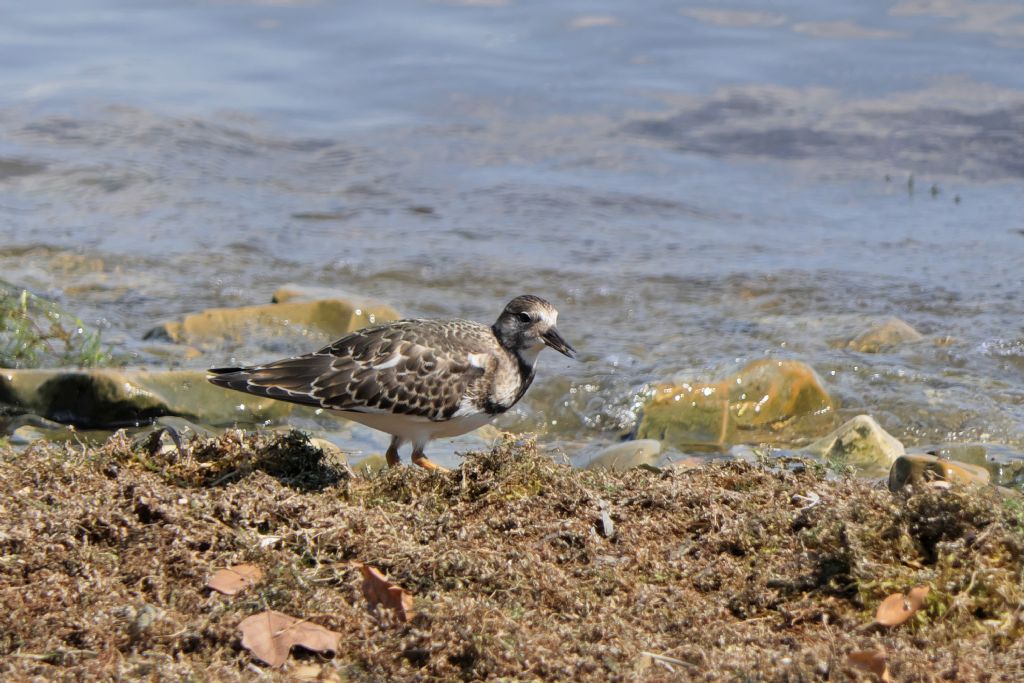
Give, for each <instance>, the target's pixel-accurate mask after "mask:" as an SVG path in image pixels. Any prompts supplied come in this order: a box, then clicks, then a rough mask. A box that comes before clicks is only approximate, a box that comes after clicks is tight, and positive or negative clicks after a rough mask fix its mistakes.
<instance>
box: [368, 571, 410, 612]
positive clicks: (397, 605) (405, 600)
mask: <svg viewBox="0 0 1024 683" xmlns="http://www.w3.org/2000/svg"><path fill="white" fill-rule="evenodd" d="M359 571H361V572H362V573H363V595H364V596H365V597H366V599H367V600H368V601H369V603H370V604H371V605H382V606H383V607H385V608H387V609H393V610H395V613H396V614H398V618H399V619H400V620H401V621H403V622H405V621H409V620H410V619H412V617H413V611H412V595H411V594H410V593H407V592H406V591H404V590H403V589H402V588H401V587H399V586H396V585H395V584H393V583H391V582H390V581H388V580H387V579H386V578H385V577H384V575H383V574H381V573H380V572H379V571H377V570H376V569H374V568H373V567H371V566H369V565H365V564H362V565H359Z"/></svg>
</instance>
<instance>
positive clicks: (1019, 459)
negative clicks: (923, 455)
mask: <svg viewBox="0 0 1024 683" xmlns="http://www.w3.org/2000/svg"><path fill="white" fill-rule="evenodd" d="M928 452H929V453H930V454H932V455H937V456H939V457H940V458H943V459H945V460H956V461H957V462H965V463H969V464H971V465H978V466H979V467H984V468H985V469H987V470H988V472H989V474H990V475H992V481H993V482H994V483H996V484H999V485H1001V486H1009V487H1012V488H1016V489H1024V455H1022V454H1021V451H1020V449H1019V448H1015V447H1013V446H1007V445H1005V444H998V443H946V444H940V445H938V446H935V447H934V448H929V449H928Z"/></svg>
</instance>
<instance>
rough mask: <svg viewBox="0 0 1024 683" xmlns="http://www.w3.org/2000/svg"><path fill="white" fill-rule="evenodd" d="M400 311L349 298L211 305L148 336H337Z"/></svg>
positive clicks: (191, 339)
mask: <svg viewBox="0 0 1024 683" xmlns="http://www.w3.org/2000/svg"><path fill="white" fill-rule="evenodd" d="M398 317H399V315H398V312H397V311H396V310H395V309H393V308H391V307H390V306H387V305H384V304H373V303H365V302H360V301H358V300H349V299H318V300H315V301H289V302H287V303H280V304H267V305H263V306H242V307H239V308H209V309H206V310H205V311H200V312H199V313H193V314H191V315H187V316H185V317H184V318H182V319H181V320H174V321H170V322H165V323H162V324H161V325H159V326H158V327H156V328H154V329H153V330H150V332H149V333H147V335H146V337H147V338H165V339H169V340H170V341H173V342H176V343H179V344H181V343H187V344H195V343H202V342H210V341H218V340H231V341H236V342H237V341H243V340H245V339H246V338H247V337H249V336H252V335H267V334H273V333H274V332H275V331H279V332H282V333H283V332H285V331H290V332H291V333H294V332H295V331H296V330H298V331H301V332H303V333H306V332H309V333H312V334H315V335H319V336H323V337H325V338H330V339H335V338H337V337H341V336H343V335H345V334H347V333H349V332H351V331H353V330H358V329H360V328H362V327H366V326H368V325H373V324H376V323H381V322H387V321H389V320H396V319H397V318H398Z"/></svg>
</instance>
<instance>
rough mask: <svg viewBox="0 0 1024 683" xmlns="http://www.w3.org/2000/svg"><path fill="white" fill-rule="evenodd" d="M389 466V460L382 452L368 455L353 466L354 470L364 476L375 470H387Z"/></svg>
mask: <svg viewBox="0 0 1024 683" xmlns="http://www.w3.org/2000/svg"><path fill="white" fill-rule="evenodd" d="M387 468H388V461H387V459H385V457H384V456H383V455H381V454H380V453H374V454H373V455H368V456H366V457H365V458H363V459H362V460H360V461H359V462H357V463H356V464H355V465H353V466H352V470H353V471H354V472H355V473H356V474H359V475H362V476H364V477H365V476H367V475H369V474H373V473H374V472H380V471H381V470H386V469H387Z"/></svg>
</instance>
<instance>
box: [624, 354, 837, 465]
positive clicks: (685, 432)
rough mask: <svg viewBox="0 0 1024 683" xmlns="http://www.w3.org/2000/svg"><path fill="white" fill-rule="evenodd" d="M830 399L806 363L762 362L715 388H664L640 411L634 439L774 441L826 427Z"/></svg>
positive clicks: (720, 443) (708, 443)
mask: <svg viewBox="0 0 1024 683" xmlns="http://www.w3.org/2000/svg"><path fill="white" fill-rule="evenodd" d="M833 408H834V405H833V401H832V399H831V397H829V395H828V392H827V391H825V388H824V387H823V386H822V385H821V380H819V379H818V376H817V374H815V372H814V370H813V369H811V368H810V367H809V366H808V365H805V364H804V363H801V362H799V361H792V360H781V361H780V360H772V359H762V360H756V361H753V362H751V363H748V364H747V365H746V366H745V367H744V368H743V369H741V370H740V371H739V372H738V373H736V374H735V375H732V376H731V377H729V378H727V379H725V380H723V381H721V382H718V383H716V384H694V385H691V384H664V385H660V386H658V387H656V388H655V390H654V394H653V396H652V397H651V398H650V399H649V400H648V402H647V403H646V405H645V406H644V409H643V417H642V419H641V421H640V425H639V427H638V428H637V436H638V437H641V438H654V439H660V440H662V441H666V442H668V443H672V444H674V445H677V446H680V447H682V448H701V447H705V448H712V449H719V450H721V449H724V448H726V447H727V446H728V445H729V444H731V443H733V442H735V441H749V442H753V441H766V442H775V441H779V440H783V439H785V438H788V437H789V436H790V435H791V434H792V433H793V432H798V433H799V432H809V431H812V430H815V429H821V427H822V426H826V427H830V426H831V425H832V424H833V422H832V420H833Z"/></svg>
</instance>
